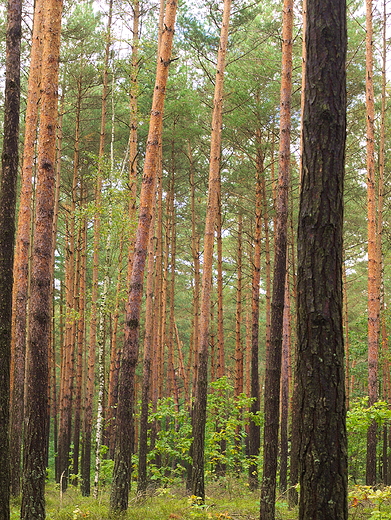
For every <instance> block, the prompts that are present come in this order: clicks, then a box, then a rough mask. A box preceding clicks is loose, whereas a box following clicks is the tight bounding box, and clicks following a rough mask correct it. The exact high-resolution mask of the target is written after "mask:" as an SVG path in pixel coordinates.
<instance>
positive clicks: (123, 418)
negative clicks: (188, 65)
mask: <svg viewBox="0 0 391 520" xmlns="http://www.w3.org/2000/svg"><path fill="white" fill-rule="evenodd" d="M176 10H177V4H176V2H175V1H174V0H169V1H168V2H167V4H166V12H165V23H164V29H163V33H162V43H161V45H160V46H159V58H158V63H157V71H156V84H155V88H154V94H153V100H152V110H151V116H150V125H149V133H148V140H147V147H146V155H145V162H144V175H143V183H142V187H141V195H140V212H139V222H138V227H137V233H136V244H135V254H134V258H133V266H132V275H131V279H130V289H129V300H128V307H127V312H126V323H125V340H124V347H123V353H122V362H121V370H120V383H119V395H118V409H117V428H116V438H117V442H116V453H115V460H114V473H113V484H112V489H111V496H110V507H111V509H112V510H113V511H125V510H126V509H127V507H128V495H129V486H130V472H131V448H132V442H131V438H130V435H129V430H128V429H129V425H132V423H133V409H134V401H133V399H134V387H135V370H136V364H137V358H138V343H139V332H140V313H141V301H142V293H143V278H144V270H145V261H146V255H147V248H148V239H149V230H150V225H151V219H152V206H153V204H154V195H155V186H156V177H157V166H158V158H159V153H158V150H159V148H160V142H161V136H162V124H163V109H164V98H165V88H166V84H167V77H168V66H169V64H170V60H171V50H172V43H173V36H174V24H175V17H176Z"/></svg>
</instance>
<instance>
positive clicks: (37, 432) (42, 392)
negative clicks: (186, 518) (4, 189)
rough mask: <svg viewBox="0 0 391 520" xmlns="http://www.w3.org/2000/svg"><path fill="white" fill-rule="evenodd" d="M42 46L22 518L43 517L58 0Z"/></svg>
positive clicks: (37, 519) (34, 519)
mask: <svg viewBox="0 0 391 520" xmlns="http://www.w3.org/2000/svg"><path fill="white" fill-rule="evenodd" d="M45 8H46V9H45V14H46V16H45V20H46V23H47V25H46V26H45V34H44V44H43V52H42V83H41V88H42V100H41V117H40V126H39V128H40V131H39V144H38V172H37V190H36V221H35V233H34V246H33V255H32V267H31V306H30V316H29V333H30V336H29V342H28V351H27V352H28V365H27V367H28V370H27V387H26V388H27V392H26V403H27V405H26V424H25V427H26V432H25V442H24V466H23V491H22V508H21V519H22V520H43V519H44V518H45V479H46V457H47V425H48V421H47V414H48V396H47V391H46V389H47V388H48V378H49V374H48V352H49V348H50V347H49V344H50V323H51V312H50V311H51V300H50V296H51V285H52V280H51V273H52V265H51V264H52V254H53V216H54V206H55V185H56V169H55V159H56V132H55V128H56V121H57V88H58V64H59V54H60V33H61V15H62V1H60V0H51V1H48V2H47V3H46V5H45Z"/></svg>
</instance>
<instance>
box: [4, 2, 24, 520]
mask: <svg viewBox="0 0 391 520" xmlns="http://www.w3.org/2000/svg"><path fill="white" fill-rule="evenodd" d="M21 35H22V2H21V1H20V0H9V1H8V6H7V34H6V77H5V101H4V135H3V151H2V156H1V179H0V288H1V300H0V356H1V368H0V457H1V466H0V518H1V519H4V520H8V519H9V517H10V509H9V499H10V462H11V461H10V453H9V425H10V361H11V337H12V284H13V263H14V243H15V215H16V183H17V178H18V162H19V152H18V139H19V112H20V45H21ZM19 405H20V406H21V407H23V405H22V403H19ZM12 462H14V461H12Z"/></svg>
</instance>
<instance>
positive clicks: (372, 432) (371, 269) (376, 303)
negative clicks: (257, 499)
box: [365, 0, 380, 486]
mask: <svg viewBox="0 0 391 520" xmlns="http://www.w3.org/2000/svg"><path fill="white" fill-rule="evenodd" d="M372 9H373V5H372V0H366V54H365V56H366V74H365V78H366V82H365V85H366V89H365V92H366V116H367V117H366V121H367V147H366V152H367V211H368V213H367V219H368V395H369V405H370V406H371V405H373V404H374V403H375V402H376V401H377V400H378V392H379V389H378V358H379V331H380V319H379V315H380V284H379V257H378V254H377V250H376V249H377V247H376V246H377V243H376V231H377V219H376V217H377V215H376V180H375V99H374V89H373V25H372ZM376 437H377V424H376V421H373V422H372V423H371V425H370V426H369V428H368V433H367V461H366V476H365V480H366V483H367V485H369V486H374V485H375V484H376V444H377V439H376Z"/></svg>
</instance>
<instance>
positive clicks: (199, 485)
mask: <svg viewBox="0 0 391 520" xmlns="http://www.w3.org/2000/svg"><path fill="white" fill-rule="evenodd" d="M230 13H231V0H224V10H223V20H222V26H221V33H220V44H219V51H218V57H217V70H216V80H215V92H214V100H213V116H212V135H211V148H210V163H209V182H208V205H207V211H206V222H205V232H204V262H203V271H202V292H201V307H200V337H199V341H200V342H199V345H198V351H197V356H198V363H197V365H198V374H197V386H196V393H195V400H194V409H193V418H192V419H193V443H192V457H193V469H192V477H191V478H192V484H191V488H192V493H193V495H195V496H197V497H200V499H201V500H202V501H204V500H205V482H204V448H205V446H204V441H205V423H206V402H207V386H208V346H209V323H210V301H211V290H212V264H213V245H214V233H215V226H216V219H217V213H218V197H219V192H218V189H219V186H220V155H221V130H222V111H223V86H224V71H225V61H226V52H227V43H228V25H229V18H230Z"/></svg>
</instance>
